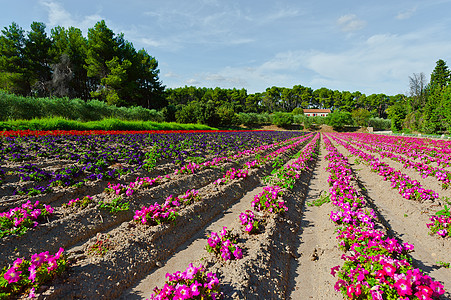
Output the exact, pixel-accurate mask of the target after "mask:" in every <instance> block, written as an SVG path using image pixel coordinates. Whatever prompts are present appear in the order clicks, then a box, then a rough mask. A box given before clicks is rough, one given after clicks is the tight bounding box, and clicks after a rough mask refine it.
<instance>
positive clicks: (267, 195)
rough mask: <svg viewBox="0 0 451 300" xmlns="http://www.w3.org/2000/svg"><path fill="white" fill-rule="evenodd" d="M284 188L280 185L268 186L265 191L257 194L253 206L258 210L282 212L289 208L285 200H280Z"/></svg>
mask: <svg viewBox="0 0 451 300" xmlns="http://www.w3.org/2000/svg"><path fill="white" fill-rule="evenodd" d="M281 196H282V190H281V189H280V187H278V186H266V187H264V188H263V192H261V193H259V194H257V195H255V197H254V200H253V201H252V203H251V206H252V207H253V208H254V209H255V210H257V211H268V212H270V213H276V214H277V213H282V212H285V211H287V210H288V207H287V206H286V205H285V201H283V200H279V198H280V197H281Z"/></svg>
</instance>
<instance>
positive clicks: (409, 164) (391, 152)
mask: <svg viewBox="0 0 451 300" xmlns="http://www.w3.org/2000/svg"><path fill="white" fill-rule="evenodd" d="M341 137H344V138H346V139H347V140H348V141H350V142H352V144H354V145H356V146H357V147H359V148H364V149H365V150H367V151H371V152H373V153H378V154H379V155H380V156H381V158H384V157H388V158H390V159H392V160H394V161H398V162H401V163H402V164H403V167H404V168H408V169H415V170H417V171H418V172H419V173H420V174H421V176H422V177H423V178H426V177H429V176H433V177H434V178H436V179H437V180H438V181H440V182H442V187H443V188H444V189H446V188H448V186H449V185H450V182H451V172H449V171H447V170H445V169H443V168H439V167H434V166H431V165H429V164H427V163H424V162H416V161H413V160H411V159H408V158H406V157H404V156H403V155H408V156H409V157H412V156H413V155H414V154H412V153H411V152H410V151H412V149H410V151H409V150H406V149H405V148H404V149H403V151H402V152H403V155H399V154H396V153H400V152H399V151H400V147H396V146H394V145H391V144H387V143H382V142H380V143H376V142H373V143H371V145H372V146H369V145H368V143H369V141H368V140H366V139H365V138H366V137H368V136H367V135H360V136H359V135H355V134H354V135H341ZM380 138H381V139H382V138H383V137H380ZM356 140H357V141H360V142H361V143H358V142H356ZM413 152H414V153H416V151H414V150H413Z"/></svg>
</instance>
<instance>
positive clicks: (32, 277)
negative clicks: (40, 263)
mask: <svg viewBox="0 0 451 300" xmlns="http://www.w3.org/2000/svg"><path fill="white" fill-rule="evenodd" d="M28 271H29V272H30V276H28V279H30V280H31V282H34V281H35V279H36V266H33V265H31V266H30V267H28Z"/></svg>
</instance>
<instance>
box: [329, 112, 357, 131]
mask: <svg viewBox="0 0 451 300" xmlns="http://www.w3.org/2000/svg"><path fill="white" fill-rule="evenodd" d="M326 122H327V125H330V126H332V127H333V128H334V129H342V128H343V127H345V126H346V125H352V116H351V113H350V112H347V111H343V112H342V111H334V112H333V113H331V114H329V115H327V117H326Z"/></svg>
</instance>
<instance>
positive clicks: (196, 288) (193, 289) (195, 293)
mask: <svg viewBox="0 0 451 300" xmlns="http://www.w3.org/2000/svg"><path fill="white" fill-rule="evenodd" d="M201 286H202V284H200V283H198V282H197V280H196V281H195V282H194V283H193V284H191V286H190V287H189V288H190V293H191V295H192V296H193V297H196V296H199V294H200V292H199V287H201Z"/></svg>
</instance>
